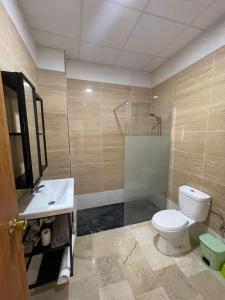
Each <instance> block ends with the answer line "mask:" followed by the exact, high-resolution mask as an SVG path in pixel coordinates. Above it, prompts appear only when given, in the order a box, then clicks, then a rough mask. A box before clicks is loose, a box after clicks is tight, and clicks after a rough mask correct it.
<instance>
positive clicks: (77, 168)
mask: <svg viewBox="0 0 225 300" xmlns="http://www.w3.org/2000/svg"><path fill="white" fill-rule="evenodd" d="M71 174H72V176H73V177H74V178H75V179H83V180H87V179H90V180H91V179H93V178H94V179H96V178H99V177H101V176H102V164H100V163H98V164H85V165H77V164H76V165H73V164H72V166H71Z"/></svg>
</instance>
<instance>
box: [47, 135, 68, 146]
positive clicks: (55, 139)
mask: <svg viewBox="0 0 225 300" xmlns="http://www.w3.org/2000/svg"><path fill="white" fill-rule="evenodd" d="M46 144H47V151H63V150H68V149H69V141H68V133H67V131H61V132H55V131H46Z"/></svg>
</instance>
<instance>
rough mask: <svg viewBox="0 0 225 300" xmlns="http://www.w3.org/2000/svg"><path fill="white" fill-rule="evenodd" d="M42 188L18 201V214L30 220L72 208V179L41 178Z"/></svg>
mask: <svg viewBox="0 0 225 300" xmlns="http://www.w3.org/2000/svg"><path fill="white" fill-rule="evenodd" d="M41 185H44V186H43V187H42V188H40V189H39V190H37V192H34V193H33V194H31V193H27V194H26V195H25V196H24V197H22V199H20V201H19V216H20V217H21V218H24V219H27V220H30V219H37V218H44V217H50V216H56V215H61V214H65V213H69V212H73V210H74V179H73V178H66V179H54V180H42V181H41V182H40V183H39V185H38V186H39V187H40V186H41Z"/></svg>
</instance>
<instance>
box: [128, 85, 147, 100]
mask: <svg viewBox="0 0 225 300" xmlns="http://www.w3.org/2000/svg"><path fill="white" fill-rule="evenodd" d="M151 97H152V89H150V88H144V87H138V86H132V87H131V98H132V100H134V99H137V100H138V99H140V98H141V99H145V98H146V99H151Z"/></svg>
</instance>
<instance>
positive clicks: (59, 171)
mask: <svg viewBox="0 0 225 300" xmlns="http://www.w3.org/2000/svg"><path fill="white" fill-rule="evenodd" d="M43 177H44V179H61V178H70V177H71V175H70V168H54V169H52V168H48V169H47V170H46V171H45V173H44V176H43Z"/></svg>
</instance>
